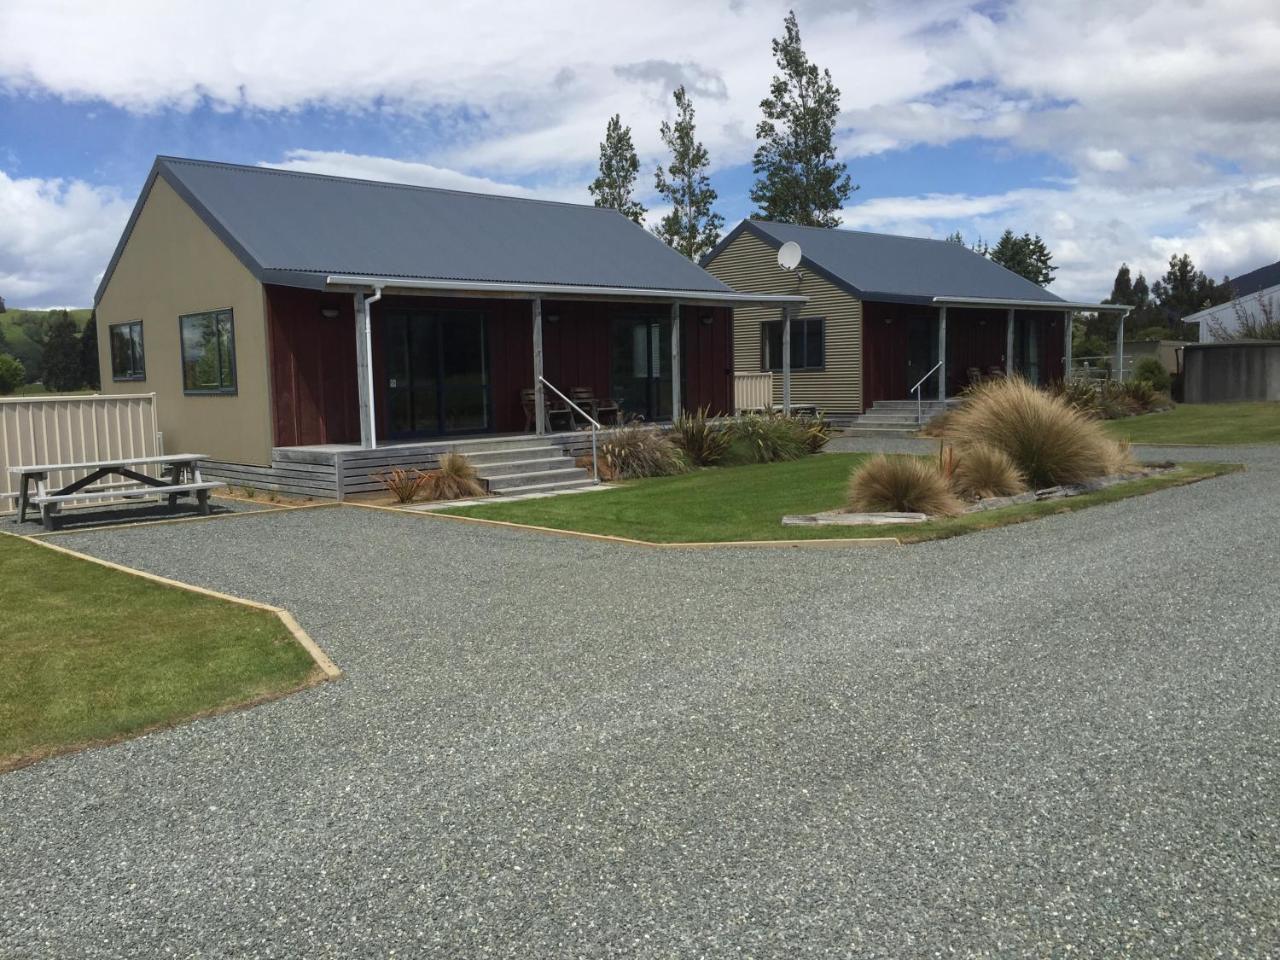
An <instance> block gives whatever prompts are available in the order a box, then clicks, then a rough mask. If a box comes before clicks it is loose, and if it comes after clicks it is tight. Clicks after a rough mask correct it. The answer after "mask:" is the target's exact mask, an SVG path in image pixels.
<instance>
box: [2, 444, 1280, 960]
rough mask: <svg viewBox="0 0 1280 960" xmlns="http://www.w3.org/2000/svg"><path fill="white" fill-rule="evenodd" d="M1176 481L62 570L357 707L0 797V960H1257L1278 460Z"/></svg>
mask: <svg viewBox="0 0 1280 960" xmlns="http://www.w3.org/2000/svg"><path fill="white" fill-rule="evenodd" d="M1149 453H1150V454H1151V455H1152V456H1160V455H1161V454H1160V452H1159V451H1150V452H1149ZM1177 453H1178V455H1179V456H1181V457H1190V456H1208V457H1213V458H1218V459H1233V460H1238V459H1244V460H1247V461H1248V462H1250V464H1251V469H1250V471H1249V472H1248V473H1245V474H1241V475H1235V476H1230V477H1226V478H1222V479H1219V480H1214V481H1211V482H1207V483H1202V484H1197V485H1194V486H1190V487H1184V488H1179V489H1175V490H1169V491H1165V492H1162V493H1158V494H1155V495H1152V496H1149V497H1145V498H1139V499H1135V500H1128V501H1124V502H1121V503H1118V504H1113V505H1111V506H1107V507H1098V508H1094V509H1090V510H1087V511H1084V512H1082V513H1077V514H1073V515H1071V516H1068V517H1053V518H1048V519H1045V520H1041V521H1037V522H1034V523H1028V524H1023V525H1020V526H1015V527H1007V528H1004V529H1001V530H996V531H991V532H988V533H983V534H977V535H971V536H967V537H962V538H959V539H956V540H949V541H944V542H939V543H930V544H922V545H919V546H915V547H910V548H902V549H883V550H880V549H850V550H839V549H813V550H808V549H785V548H783V549H749V550H747V549H744V550H735V549H723V550H715V551H705V552H700V551H689V552H682V551H662V552H659V551H653V550H646V549H643V548H633V547H623V546H615V545H607V544H600V543H593V542H588V541H582V540H576V539H567V538H559V537H549V536H540V535H535V534H525V533H521V532H517V531H511V530H502V529H494V528H486V527H479V526H473V525H466V524H461V523H456V522H451V521H448V520H444V519H439V518H432V517H428V516H417V515H405V516H400V515H396V514H393V513H387V512H383V511H373V510H364V509H360V508H357V507H327V508H319V509H312V510H300V511H292V512H281V513H264V514H262V515H261V516H246V517H238V518H236V519H234V520H227V521H219V520H215V521H208V522H204V523H202V524H201V526H200V536H199V537H192V536H191V535H190V529H191V527H190V526H189V525H186V524H163V525H154V526H146V527H136V528H132V529H130V528H123V529H115V530H108V531H102V532H80V533H69V534H66V535H65V536H58V537H56V542H60V543H63V544H65V545H67V546H70V547H73V548H75V549H79V550H83V551H86V552H90V553H93V554H95V555H98V556H102V557H106V558H109V559H112V560H116V561H120V562H125V563H139V562H141V560H142V559H143V558H145V561H146V567H147V568H148V569H151V570H154V571H156V572H160V573H165V574H170V575H173V574H178V573H182V574H184V575H190V574H191V573H192V572H198V573H199V574H200V580H199V582H200V583H202V584H203V585H206V586H211V587H215V588H217V589H221V590H226V591H229V592H232V593H237V594H241V595H243V596H247V597H252V598H254V599H258V600H263V601H267V602H270V603H276V604H280V605H282V606H285V607H287V608H288V609H290V610H292V611H293V612H294V613H295V614H296V615H297V616H298V618H299V620H300V621H301V622H302V623H303V625H304V626H305V627H306V628H307V629H308V630H309V631H310V632H311V633H312V634H313V636H315V638H316V639H317V640H318V641H319V642H320V643H321V644H322V645H323V646H324V647H325V648H326V649H327V650H328V651H329V653H330V654H331V655H332V656H333V657H334V659H335V660H336V661H337V662H338V663H339V664H340V665H341V666H342V667H343V668H344V670H345V671H346V676H345V677H344V678H343V680H341V681H340V682H338V683H336V684H328V685H325V686H322V687H320V688H317V689H314V690H311V691H307V692H305V693H303V694H300V695H297V696H295V697H292V698H289V699H287V700H284V701H279V702H276V703H272V704H268V705H266V706H263V707H259V708H257V709H254V710H250V711H246V712H242V713H237V714H232V715H227V716H223V717H219V718H216V719H211V720H206V721H201V722H198V723H194V724H190V725H187V726H183V727H180V728H177V729H174V730H171V731H167V732H164V733H159V734H154V735H151V736H148V737H144V738H142V739H139V740H135V741H131V742H129V743H125V744H121V745H119V746H116V747H111V748H108V749H102V750H94V751H90V752H86V753H82V754H78V755H75V756H68V757H63V758H59V759H55V760H52V761H49V762H46V763H42V764H39V765H36V766H33V767H29V768H26V769H23V770H20V771H17V772H14V773H11V774H7V775H4V776H2V777H0V956H22V957H68V956H77V957H117V956H157V955H174V956H195V955H199V956H202V957H259V956H261V957H286V956H289V957H293V956H308V957H353V956H371V957H375V956H376V957H382V956H389V955H391V953H392V951H395V952H396V955H403V956H466V957H473V956H498V957H608V956H629V957H632V956H634V957H654V958H657V957H662V958H668V957H686V956H687V957H737V956H756V957H774V956H776V957H810V956H814V957H816V956H860V955H865V956H889V957H914V956H942V955H947V956H949V955H952V952H954V955H957V956H1010V957H1043V956H1049V955H1053V956H1059V955H1066V954H1067V950H1068V947H1071V948H1074V950H1073V955H1075V954H1079V955H1082V956H1103V955H1106V956H1116V955H1132V956H1156V957H1167V956H1175V955H1241V956H1266V955H1269V954H1270V953H1272V952H1273V951H1274V950H1275V948H1276V945H1277V943H1280V874H1278V872H1277V863H1280V801H1278V800H1277V797H1278V796H1280V743H1278V738H1280V714H1278V713H1277V705H1278V703H1277V702H1278V701H1280V657H1277V645H1278V643H1280V595H1278V594H1277V591H1276V581H1275V577H1276V570H1277V569H1278V568H1280V471H1278V470H1277V468H1280V450H1277V449H1276V448H1269V449H1262V448H1255V449H1251V450H1244V451H1240V450H1232V451H1211V452H1208V453H1198V452H1196V451H1187V450H1180V451H1178V452H1177ZM5 602H12V601H11V599H10V598H6V601H5Z"/></svg>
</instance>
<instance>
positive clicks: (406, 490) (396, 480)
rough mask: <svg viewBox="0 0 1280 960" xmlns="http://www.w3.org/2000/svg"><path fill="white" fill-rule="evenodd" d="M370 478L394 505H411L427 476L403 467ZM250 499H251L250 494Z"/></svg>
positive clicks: (419, 471)
mask: <svg viewBox="0 0 1280 960" xmlns="http://www.w3.org/2000/svg"><path fill="white" fill-rule="evenodd" d="M372 477H373V479H374V480H376V481H378V483H380V484H382V485H383V486H384V487H386V488H387V491H388V492H389V493H390V494H391V495H392V496H393V497H395V498H396V503H412V502H413V501H414V500H416V499H417V498H418V494H419V493H421V492H422V488H423V486H424V485H425V484H426V483H427V479H428V477H427V474H425V473H423V472H422V471H421V470H406V469H404V468H403V467H395V468H394V469H392V470H388V471H387V472H386V473H375V474H372ZM245 489H246V490H247V489H248V488H247V487H246V488H245ZM250 499H253V497H252V494H250Z"/></svg>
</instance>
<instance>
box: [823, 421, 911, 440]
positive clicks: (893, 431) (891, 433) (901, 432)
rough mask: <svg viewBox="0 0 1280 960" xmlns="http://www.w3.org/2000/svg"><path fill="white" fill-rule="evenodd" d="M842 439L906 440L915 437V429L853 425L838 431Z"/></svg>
mask: <svg viewBox="0 0 1280 960" xmlns="http://www.w3.org/2000/svg"><path fill="white" fill-rule="evenodd" d="M840 435H841V436H842V437H882V438H887V439H895V438H907V437H914V436H915V435H916V427H915V426H914V425H912V426H910V427H905V428H904V427H894V426H880V425H875V424H873V425H871V426H860V425H858V424H854V425H853V426H852V427H845V429H843V430H841V431H840Z"/></svg>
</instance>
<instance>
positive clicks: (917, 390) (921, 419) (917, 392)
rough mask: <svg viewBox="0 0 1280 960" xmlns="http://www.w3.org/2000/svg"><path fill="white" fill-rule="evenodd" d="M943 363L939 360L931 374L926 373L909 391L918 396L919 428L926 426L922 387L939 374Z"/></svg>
mask: <svg viewBox="0 0 1280 960" xmlns="http://www.w3.org/2000/svg"><path fill="white" fill-rule="evenodd" d="M943 363H944V361H942V360H939V361H938V362H937V363H935V364H934V365H933V366H932V367H931V368H930V370H929V372H928V373H926V374H925V375H924V376H923V377H921V378H920V379H919V380H917V381H916V385H915V386H914V387H912V388H911V389H910V390H908V391H907V393H914V394H915V395H916V425H917V426H924V404H923V403H922V402H921V400H920V387H921V386H922V385H923V384H924V382H925V381H926V380H928V379H929V378H930V377H932V376H933V375H934V374H935V373H937V372H938V368H939V367H940V366H942V364H943Z"/></svg>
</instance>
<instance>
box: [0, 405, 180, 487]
mask: <svg viewBox="0 0 1280 960" xmlns="http://www.w3.org/2000/svg"><path fill="white" fill-rule="evenodd" d="M155 401H156V395H155V394H154V393H138V394H118V395H114V396H106V395H101V394H94V395H84V396H60V397H4V398H0V512H9V511H11V510H13V509H14V507H15V501H16V499H17V493H18V491H17V486H16V484H15V482H14V479H15V478H14V477H12V476H11V475H10V473H9V468H10V467H19V466H24V465H29V464H34V463H81V462H86V461H94V460H109V459H112V458H116V457H121V458H123V457H152V456H157V455H159V454H161V453H163V452H164V451H163V450H162V449H161V439H160V434H159V432H158V430H157V426H156V402H155ZM83 473H84V471H79V472H77V471H69V470H64V471H60V472H59V473H56V474H54V475H53V476H51V477H50V478H49V480H50V484H51V485H52V486H53V487H55V488H56V487H62V486H65V485H66V484H69V483H71V482H72V481H74V480H78V479H80V476H81V475H82V474H83Z"/></svg>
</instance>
